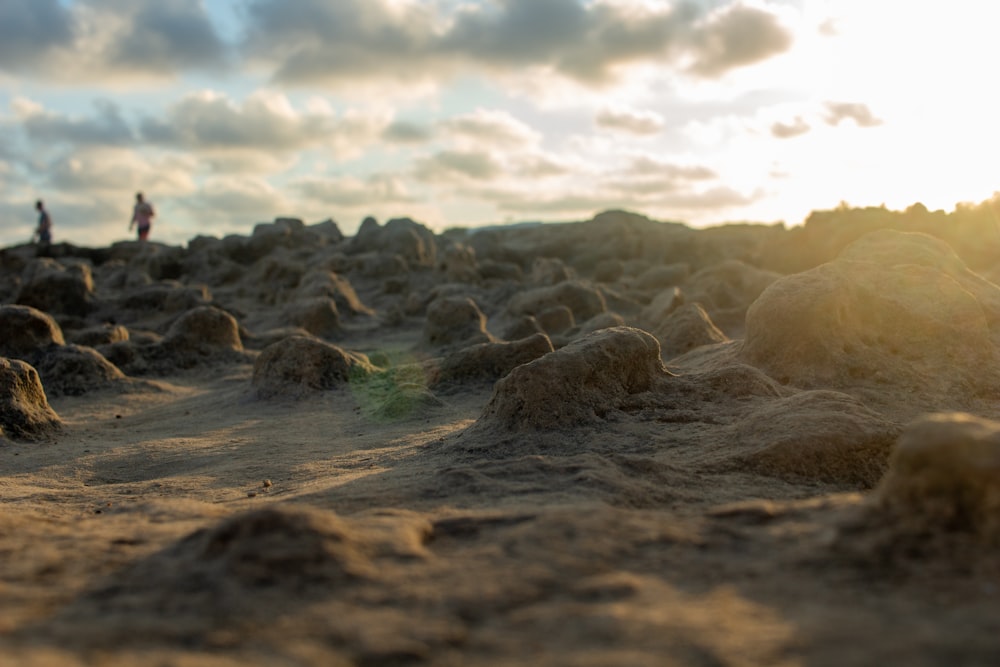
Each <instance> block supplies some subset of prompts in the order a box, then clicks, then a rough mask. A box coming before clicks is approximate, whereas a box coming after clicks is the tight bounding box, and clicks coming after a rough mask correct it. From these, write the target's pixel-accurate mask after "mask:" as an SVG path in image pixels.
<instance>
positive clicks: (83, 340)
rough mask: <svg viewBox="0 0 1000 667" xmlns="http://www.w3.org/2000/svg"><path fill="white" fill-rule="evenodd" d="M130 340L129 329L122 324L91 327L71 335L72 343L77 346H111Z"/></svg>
mask: <svg viewBox="0 0 1000 667" xmlns="http://www.w3.org/2000/svg"><path fill="white" fill-rule="evenodd" d="M128 339H129V332H128V329H126V328H125V327H123V326H122V325H120V324H110V323H104V324H102V325H100V326H96V327H89V328H87V329H83V330H81V331H74V332H72V333H71V334H70V341H71V342H73V343H75V344H77V345H86V346H88V347H97V346H98V345H110V344H111V343H118V342H121V341H123V340H128Z"/></svg>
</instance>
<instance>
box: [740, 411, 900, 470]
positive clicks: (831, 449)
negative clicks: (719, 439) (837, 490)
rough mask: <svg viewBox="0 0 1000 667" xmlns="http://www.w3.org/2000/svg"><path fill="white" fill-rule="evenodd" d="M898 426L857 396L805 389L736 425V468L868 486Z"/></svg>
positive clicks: (883, 466) (883, 465) (885, 460)
mask: <svg viewBox="0 0 1000 667" xmlns="http://www.w3.org/2000/svg"><path fill="white" fill-rule="evenodd" d="M900 430H901V429H900V427H899V426H898V425H897V424H895V423H893V422H890V421H888V420H886V419H885V418H883V417H882V416H881V415H880V414H878V413H877V412H875V411H873V410H871V409H869V408H867V407H866V406H864V405H863V404H861V403H860V402H859V401H858V400H857V399H855V398H853V397H851V396H848V395H847V394H842V393H839V392H834V391H807V392H802V393H799V394H795V395H793V396H789V397H786V398H781V399H778V400H774V401H771V402H769V403H767V404H766V405H764V406H762V407H760V408H759V409H757V410H756V411H754V412H753V413H752V414H751V415H749V416H748V417H745V418H744V419H742V420H741V421H740V422H739V423H738V424H737V425H736V427H735V438H734V440H735V441H736V446H737V447H738V448H739V449H741V450H747V449H749V450H750V451H749V452H748V453H742V454H740V455H738V456H737V457H736V460H737V461H738V467H739V468H740V469H745V468H749V469H751V470H754V471H756V472H761V473H764V474H767V475H774V476H777V477H784V478H792V479H794V478H800V479H801V478H805V479H811V480H817V481H823V482H833V483H838V484H846V485H849V486H853V487H858V488H871V487H873V486H874V485H875V484H876V483H877V482H878V481H879V479H881V477H882V475H883V473H884V472H885V470H886V467H887V463H888V460H889V453H890V451H892V447H893V445H894V443H895V442H896V438H897V436H898V435H899V433H900Z"/></svg>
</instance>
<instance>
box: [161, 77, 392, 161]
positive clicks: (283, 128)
mask: <svg viewBox="0 0 1000 667" xmlns="http://www.w3.org/2000/svg"><path fill="white" fill-rule="evenodd" d="M390 120H391V119H390V118H389V117H388V116H387V115H385V114H364V113H360V112H348V113H345V114H343V115H340V116H338V115H336V114H335V113H334V112H333V111H332V110H329V109H322V108H319V107H314V108H310V109H306V110H304V111H298V110H296V109H295V108H294V107H293V106H292V105H291V103H290V102H289V100H288V98H287V97H285V96H284V95H281V94H278V93H273V92H267V91H262V92H258V93H254V94H252V95H250V96H249V97H248V98H247V99H246V100H245V101H244V102H243V103H242V104H237V103H235V102H233V101H232V100H230V99H229V98H228V97H226V96H225V95H222V94H221V93H216V92H213V91H203V92H199V93H193V94H190V95H188V96H186V97H185V98H184V99H183V100H181V101H180V102H178V103H177V104H175V105H173V106H172V107H170V108H169V109H168V110H167V112H166V115H165V117H164V118H163V119H159V118H146V119H144V120H143V122H142V125H141V135H142V137H143V139H145V140H146V141H149V142H151V143H154V144H159V145H162V146H169V147H173V148H179V149H185V150H192V151H270V152H273V153H276V154H280V155H288V154H291V153H295V152H297V151H301V150H304V149H309V148H317V147H325V148H327V149H329V150H331V151H333V153H334V155H335V156H337V157H339V158H346V157H349V156H353V155H357V154H359V153H360V152H361V151H362V150H363V149H364V148H365V146H366V145H367V144H369V143H371V142H373V141H375V140H376V139H377V138H378V137H379V135H380V134H382V133H383V132H385V130H386V128H387V127H388V126H389V122H390Z"/></svg>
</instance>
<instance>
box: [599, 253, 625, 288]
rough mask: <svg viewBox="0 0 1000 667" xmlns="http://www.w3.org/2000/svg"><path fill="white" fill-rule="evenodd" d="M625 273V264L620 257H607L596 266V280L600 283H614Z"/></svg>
mask: <svg viewBox="0 0 1000 667" xmlns="http://www.w3.org/2000/svg"><path fill="white" fill-rule="evenodd" d="M624 274H625V265H624V264H623V263H622V261H621V260H619V259H605V260H601V261H600V262H598V263H597V266H595V267H594V280H596V281H597V282H599V283H613V282H616V281H618V280H619V279H621V277H622V276H623V275H624Z"/></svg>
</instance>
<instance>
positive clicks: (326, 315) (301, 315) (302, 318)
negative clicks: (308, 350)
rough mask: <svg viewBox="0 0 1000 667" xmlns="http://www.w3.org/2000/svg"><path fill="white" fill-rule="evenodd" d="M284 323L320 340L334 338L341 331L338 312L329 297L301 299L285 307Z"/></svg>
mask: <svg viewBox="0 0 1000 667" xmlns="http://www.w3.org/2000/svg"><path fill="white" fill-rule="evenodd" d="M283 319H284V321H286V322H288V323H289V324H291V325H292V326H295V327H299V328H301V329H304V330H305V331H308V332H309V333H311V334H313V335H315V336H319V337H320V338H330V337H333V336H336V335H337V334H338V333H339V332H340V331H341V326H340V312H339V311H338V310H337V304H336V303H335V302H334V300H333V299H331V298H329V297H322V296H320V297H314V298H310V299H301V300H299V301H295V302H292V303H290V304H288V305H287V306H285V309H284V318H283Z"/></svg>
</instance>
